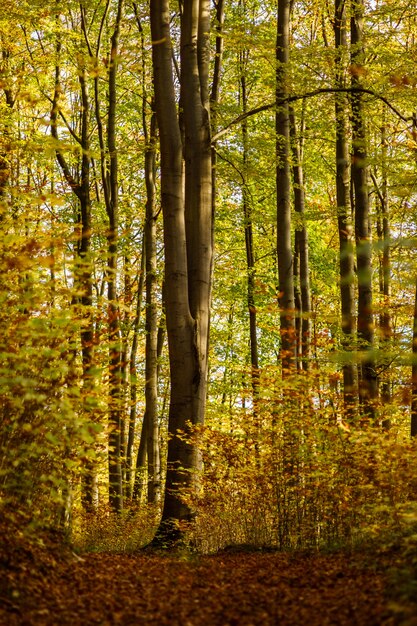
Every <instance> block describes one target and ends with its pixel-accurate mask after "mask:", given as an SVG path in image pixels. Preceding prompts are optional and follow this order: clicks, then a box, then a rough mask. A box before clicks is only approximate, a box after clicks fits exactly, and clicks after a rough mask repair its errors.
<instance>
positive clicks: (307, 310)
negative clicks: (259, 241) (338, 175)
mask: <svg viewBox="0 0 417 626" xmlns="http://www.w3.org/2000/svg"><path fill="white" fill-rule="evenodd" d="M289 114H290V137H291V150H292V157H293V165H292V172H293V184H294V210H295V212H296V214H297V220H298V221H297V224H296V226H295V259H296V260H297V271H295V267H296V261H295V260H294V281H296V289H295V296H294V306H295V308H296V310H297V320H296V337H297V366H299V369H300V370H305V371H307V370H308V369H309V360H310V346H311V295H310V276H309V273H310V269H309V261H308V235H307V228H306V224H305V194H304V173H303V165H302V150H301V148H300V146H299V143H298V139H297V131H296V125H295V115H294V111H293V109H292V108H290V111H289ZM297 292H299V295H298V296H297Z"/></svg>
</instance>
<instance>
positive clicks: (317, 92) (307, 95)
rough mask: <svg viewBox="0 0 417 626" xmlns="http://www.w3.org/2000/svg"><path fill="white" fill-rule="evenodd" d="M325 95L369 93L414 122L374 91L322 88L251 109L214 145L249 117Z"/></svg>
mask: <svg viewBox="0 0 417 626" xmlns="http://www.w3.org/2000/svg"><path fill="white" fill-rule="evenodd" d="M325 93H350V94H351V93H367V94H369V95H370V96H374V98H377V100H380V101H381V102H383V103H384V104H385V105H386V106H387V107H388V108H389V109H391V111H393V113H395V115H396V116H397V117H399V118H400V119H401V120H402V121H403V122H412V121H413V118H412V117H405V116H404V115H402V113H400V112H399V111H398V109H396V108H395V107H394V105H392V104H391V102H390V101H389V100H387V98H385V97H384V96H381V95H380V94H378V93H376V92H375V91H373V90H372V89H366V88H364V87H321V88H319V89H314V90H313V91H307V93H303V94H301V95H300V94H296V95H294V96H288V97H287V98H282V99H280V100H277V101H275V102H269V103H267V104H263V105H261V106H259V107H256V108H255V109H251V110H250V111H246V112H245V113H242V114H241V115H238V117H236V118H235V119H234V120H232V121H231V122H229V124H227V126H225V127H224V128H222V130H219V131H218V132H217V133H216V134H215V135H214V136H213V138H212V144H214V143H215V142H216V141H218V140H219V139H220V137H223V135H225V134H226V133H228V132H229V130H230V129H231V128H232V126H236V124H240V122H243V121H244V120H246V119H247V118H249V117H253V116H254V115H257V114H258V113H262V112H263V111H270V110H271V109H275V108H276V107H279V106H281V105H283V104H286V103H287V104H290V103H291V102H297V101H298V100H303V99H304V98H313V97H315V96H319V95H321V94H325Z"/></svg>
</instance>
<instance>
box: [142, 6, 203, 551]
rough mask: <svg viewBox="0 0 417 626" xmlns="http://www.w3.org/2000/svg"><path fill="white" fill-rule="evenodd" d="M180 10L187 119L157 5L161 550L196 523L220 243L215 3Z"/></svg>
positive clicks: (165, 17) (163, 13)
mask: <svg viewBox="0 0 417 626" xmlns="http://www.w3.org/2000/svg"><path fill="white" fill-rule="evenodd" d="M180 8H181V42H180V43H181V76H180V79H181V80H180V82H181V88H180V91H181V95H180V101H181V118H182V119H181V120H179V118H178V115H177V103H176V94H175V85H174V78H173V68H172V44H171V37H170V6H169V2H168V0H155V1H154V2H152V3H151V32H152V41H153V42H154V43H153V51H152V52H153V54H152V56H153V68H154V85H155V109H156V115H157V120H158V128H159V134H160V147H161V194H162V212H163V221H164V243H165V293H166V299H165V306H166V322H167V334H168V348H169V360H170V377H171V397H170V407H169V418H168V431H169V440H168V458H167V475H166V486H165V496H164V506H163V512H162V519H161V522H160V525H159V528H158V530H157V533H156V537H155V539H154V543H155V544H157V545H163V546H167V545H171V544H173V543H177V542H178V541H181V540H182V538H183V536H184V532H185V530H186V529H185V527H184V524H185V525H187V523H188V522H190V521H191V520H192V519H193V512H192V509H191V507H190V505H189V504H188V503H187V502H186V501H185V500H184V498H183V497H182V492H183V491H184V490H185V491H186V492H187V491H190V490H191V492H193V491H195V489H196V487H197V484H198V471H199V469H200V455H199V452H198V448H197V446H196V444H195V443H194V442H193V441H191V439H190V434H191V430H192V427H193V426H196V425H199V424H201V423H202V422H203V420H204V412H205V400H206V386H207V357H208V333H209V309H210V295H211V273H212V247H213V244H212V201H211V184H212V178H211V176H212V172H211V145H210V119H209V100H208V98H209V96H208V65H209V55H208V50H209V39H208V38H209V30H210V3H209V2H208V1H207V0H184V2H182V3H181V5H180ZM182 138H183V139H182ZM183 155H184V163H183Z"/></svg>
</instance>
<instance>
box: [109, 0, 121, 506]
mask: <svg viewBox="0 0 417 626" xmlns="http://www.w3.org/2000/svg"><path fill="white" fill-rule="evenodd" d="M122 8H123V0H119V2H118V6H117V15H116V22H115V26H114V31H113V34H112V37H111V48H110V59H109V73H108V94H109V110H108V122H107V152H108V170H107V167H106V170H107V171H106V182H105V184H106V185H107V190H108V194H107V195H108V203H107V204H106V209H107V216H108V219H109V229H108V235H107V245H108V262H107V297H108V333H109V397H110V403H109V502H110V506H111V507H112V508H113V509H114V510H115V511H116V512H118V513H119V512H121V511H122V509H123V481H122V455H123V450H122V431H123V378H122V361H121V354H122V346H121V332H120V310H119V305H118V300H117V287H116V285H117V273H118V271H117V259H118V237H119V235H118V229H119V184H118V155H117V147H116V105H117V87H116V75H117V66H118V60H117V56H118V46H119V31H120V22H121V18H122Z"/></svg>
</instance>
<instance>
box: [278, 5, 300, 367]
mask: <svg viewBox="0 0 417 626" xmlns="http://www.w3.org/2000/svg"><path fill="white" fill-rule="evenodd" d="M290 5H291V2H290V0H278V19H277V42H276V60H277V69H276V102H277V111H276V116H275V128H276V137H277V138H276V157H277V170H276V187H277V255H278V280H279V287H278V289H279V294H278V302H279V309H280V329H281V361H282V370H283V374H285V372H287V371H288V370H289V369H291V368H292V367H293V366H294V364H295V358H296V354H295V347H296V342H295V317H294V309H295V303H294V279H293V256H292V244H291V204H290V189H291V179H290V116H289V105H288V101H287V100H286V99H287V97H288V86H287V80H288V76H287V74H288V62H289V46H290V39H289V37H290Z"/></svg>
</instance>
